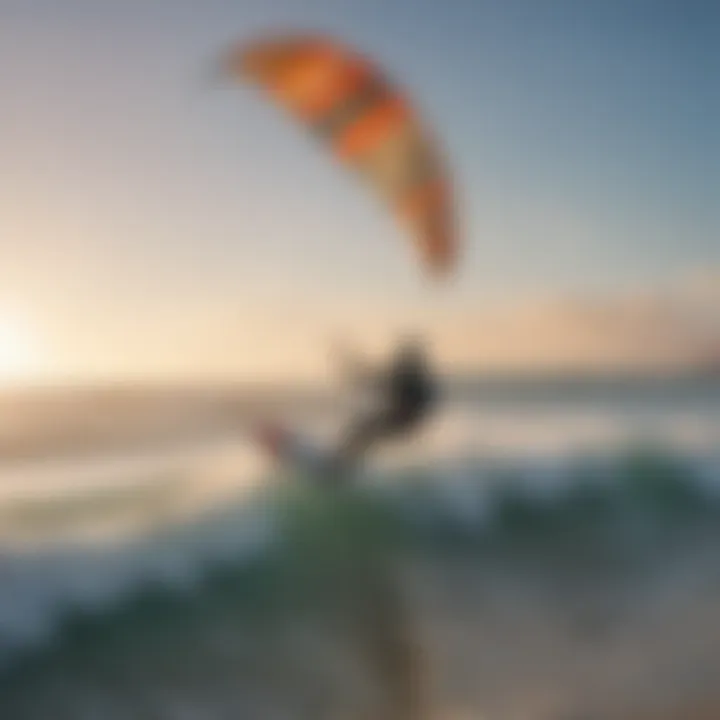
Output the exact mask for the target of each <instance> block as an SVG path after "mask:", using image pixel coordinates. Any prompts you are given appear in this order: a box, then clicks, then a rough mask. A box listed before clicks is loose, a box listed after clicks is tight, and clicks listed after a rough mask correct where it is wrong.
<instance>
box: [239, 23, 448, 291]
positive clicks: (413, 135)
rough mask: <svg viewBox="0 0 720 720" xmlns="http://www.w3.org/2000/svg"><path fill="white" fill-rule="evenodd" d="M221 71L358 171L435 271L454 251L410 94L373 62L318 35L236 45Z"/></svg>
mask: <svg viewBox="0 0 720 720" xmlns="http://www.w3.org/2000/svg"><path fill="white" fill-rule="evenodd" d="M225 69H226V70H227V71H228V72H229V73H230V74H231V75H232V76H233V77H235V78H237V79H238V80H241V81H248V82H252V83H254V84H256V85H258V86H259V87H261V88H262V89H263V90H265V91H266V92H267V93H268V95H269V97H271V98H272V99H273V100H274V102H275V103H276V104H277V105H278V106H280V107H281V108H283V109H284V110H285V111H286V112H287V113H288V114H289V115H290V116H291V117H292V118H294V119H295V120H296V121H298V122H300V123H301V124H302V125H303V126H304V127H305V128H306V129H307V130H308V131H310V132H311V133H313V134H314V135H315V136H316V137H318V138H319V139H320V140H321V141H322V142H323V144H325V145H326V146H327V147H328V148H329V149H330V151H331V152H332V153H333V154H334V155H335V157H337V158H338V159H339V160H340V161H341V162H343V163H344V164H345V165H346V166H347V167H349V168H351V169H353V170H354V171H356V172H357V173H358V174H359V175H360V176H361V177H363V178H364V179H365V181H366V183H367V184H368V185H369V186H370V187H371V188H372V189H373V190H374V191H375V192H376V194H377V195H379V196H380V198H382V199H383V201H384V202H385V204H386V205H387V206H388V207H389V208H390V209H391V210H392V211H393V212H394V213H395V215H396V217H398V218H399V219H400V220H401V222H402V223H403V225H405V226H406V227H407V228H408V230H409V232H410V237H411V238H412V239H413V240H414V242H415V244H416V246H417V249H418V251H419V253H420V257H421V259H422V261H423V264H424V265H425V267H426V268H427V269H428V270H429V271H430V272H431V273H432V274H433V275H434V276H436V277H440V276H445V275H447V273H448V272H449V271H450V270H451V269H452V268H453V266H454V264H455V261H456V256H457V238H456V229H455V222H454V220H455V218H454V209H453V203H452V192H451V189H450V186H449V181H448V178H447V175H446V173H445V169H444V168H443V165H442V163H441V160H440V157H439V154H438V152H437V148H436V147H435V145H434V143H433V142H432V141H431V138H430V136H429V133H428V132H427V131H426V130H424V129H423V128H422V125H421V122H420V119H419V118H418V116H417V113H416V112H414V110H413V108H412V107H411V105H410V103H409V101H408V99H407V98H406V97H405V96H404V95H403V94H402V93H401V92H399V91H398V89H397V88H395V87H394V86H393V85H392V84H391V83H390V82H389V81H388V79H387V78H386V77H385V75H384V74H383V73H382V72H381V71H380V69H379V68H378V67H377V66H375V65H374V64H373V63H372V62H371V61H370V60H368V59H367V58H365V57H363V56H361V55H359V54H358V53H356V52H355V51H353V50H351V49H349V48H347V47H345V46H343V45H341V44H339V43H337V42H335V41H333V40H331V39H328V38H325V37H322V36H309V35H284V36H279V37H272V38H265V39H262V40H259V41H256V42H250V43H247V44H242V45H240V46H237V47H235V48H233V49H232V50H231V51H230V53H229V54H228V56H227V58H226V59H225Z"/></svg>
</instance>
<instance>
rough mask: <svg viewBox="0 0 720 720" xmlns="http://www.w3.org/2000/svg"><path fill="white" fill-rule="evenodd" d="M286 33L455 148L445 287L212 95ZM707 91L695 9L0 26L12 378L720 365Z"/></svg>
mask: <svg viewBox="0 0 720 720" xmlns="http://www.w3.org/2000/svg"><path fill="white" fill-rule="evenodd" d="M294 29H300V30H308V29H309V30H315V31H322V32H327V33H330V34H332V35H333V36H335V37H338V38H340V39H342V40H344V41H346V42H348V43H350V44H352V45H353V46H356V47H358V48H360V49H362V50H364V51H365V52H367V53H369V54H370V55H372V57H373V58H375V59H377V61H378V62H380V63H381V64H382V66H383V67H385V68H386V69H387V71H388V72H389V73H390V74H391V76H392V77H394V78H396V79H397V80H398V81H399V82H400V83H401V85H402V86H403V87H404V88H405V89H406V90H407V91H408V92H409V93H410V95H411V96H412V98H413V100H414V101H415V103H416V106H417V108H418V111H419V112H420V113H421V114H422V115H423V117H424V118H425V119H426V121H427V122H428V123H430V124H431V125H432V126H433V128H434V130H435V133H436V134H437V135H438V136H439V137H440V139H441V141H442V143H443V146H444V148H445V151H446V154H447V157H448V162H449V165H450V169H451V172H452V176H453V180H454V184H455V186H456V188H457V206H458V214H459V219H460V227H461V231H462V247H463V250H462V263H461V267H460V270H459V273H458V276H457V278H456V279H455V280H454V282H453V283H451V284H449V285H448V286H447V287H445V288H442V289H431V288H429V287H428V285H427V284H426V283H424V282H423V281H422V280H421V278H420V273H419V272H418V268H417V265H416V264H415V263H414V262H413V257H412V254H411V252H410V248H409V243H408V242H407V239H406V238H405V237H403V236H402V234H401V233H400V232H399V231H398V228H397V227H396V226H395V225H394V223H393V222H392V219H391V218H390V217H389V214H388V213H385V212H383V209H382V208H381V207H379V206H378V204H377V203H375V202H374V201H373V200H372V198H370V197H369V195H368V194H367V193H365V192H364V190H363V189H361V188H360V186H359V185H357V184H356V183H355V181H354V180H353V179H351V178H350V177H349V176H348V174H347V173H346V172H345V171H344V170H343V169H342V168H340V167H339V166H337V165H336V164H335V163H334V162H333V161H332V159H331V158H330V157H329V155H328V154H327V153H324V152H322V151H321V150H320V149H319V148H318V146H317V145H315V144H314V143H311V142H308V140H307V138H306V137H304V136H303V134H302V132H301V131H300V130H299V129H298V128H297V127H295V126H293V125H292V124H291V123H289V122H287V120H286V119H285V118H283V117H281V116H280V114H279V113H278V112H276V110H275V108H273V107H271V106H270V105H269V104H268V103H266V102H265V101H264V99H262V98H261V97H260V96H259V95H258V94H257V93H255V92H254V91H253V90H251V89H250V88H245V87H240V86H237V85H233V86H230V85H229V84H224V83H221V82H219V81H218V79H217V77H216V76H215V75H214V73H213V67H214V62H215V60H216V59H217V57H218V54H219V53H220V52H222V51H223V50H224V49H226V48H227V47H228V45H229V44H231V43H234V42H242V41H245V40H249V39H252V38H255V37H258V36H260V35H262V34H263V33H265V32H272V31H277V30H294ZM719 72H720V8H719V7H718V5H717V3H713V2H710V1H708V2H702V1H701V0H684V1H681V0H675V1H670V0H588V1H587V2H577V1H576V0H545V1H544V2H537V0H502V1H499V0H495V1H493V2H491V1H489V0H447V2H445V3H439V2H436V1H435V0H412V1H411V0H396V1H394V2H392V3H388V2H386V0H365V1H364V2H360V1H359V0H335V1H331V0H232V1H230V0H203V2H202V3H199V2H196V1H192V2H191V1H190V0H122V1H120V0H115V1H114V2H113V1H111V0H108V1H107V2H102V3H100V2H97V0H0V97H1V98H2V110H3V112H2V115H0V346H2V344H3V342H4V343H5V346H4V349H3V347H0V378H1V377H2V375H3V372H5V373H6V375H9V374H10V371H11V370H12V371H13V372H14V373H16V374H23V373H25V374H34V375H35V376H38V377H44V378H59V377H77V378H86V377H96V376H102V377H128V376H150V375H152V376H176V375H177V376H199V377H243V378H250V379H252V378H254V377H259V376H260V375H263V376H286V375H288V376H295V375H306V374H313V373H316V372H318V371H319V370H320V369H321V368H323V367H324V363H325V357H326V349H327V345H328V342H329V340H330V339H331V338H334V337H344V338H350V339H351V340H356V341H357V342H359V343H360V344H361V345H363V344H364V345H366V346H370V345H372V344H373V343H376V344H378V343H381V342H390V341H391V340H392V337H393V336H394V335H395V334H396V333H398V332H400V331H402V330H404V329H407V328H412V329H420V330H422V331H425V332H427V333H428V335H429V336H430V337H432V338H433V342H434V343H435V346H436V348H437V350H438V351H439V353H440V355H441V357H442V359H443V362H446V363H448V364H449V365H453V366H473V367H476V366H478V367H479V366H493V367H495V366H497V367H507V366H513V367H516V366H517V367H530V368H533V367H535V366H537V365H542V366H545V365H553V364H558V363H560V364H561V365H563V366H573V365H577V364H588V363H589V364H600V365H602V364H604V363H610V364H619V365H622V364H640V365H642V364H647V365H649V366H652V365H654V364H657V363H660V364H667V363H670V364H672V363H680V364H686V363H689V362H690V363H692V362H695V360H696V359H697V358H698V357H700V358H703V357H705V356H706V355H707V354H713V353H715V351H716V349H717V352H718V355H720V318H718V316H717V311H716V308H718V307H719V306H720V288H719V285H720V202H718V200H719V199H720V198H718V195H719V194H720V190H719V188H720V141H719V139H718V129H717V128H718V127H720V83H718V82H717V80H718V73H719ZM599 308H600V309H601V315H602V317H603V321H602V322H597V316H598V312H600V310H599ZM648 308H651V309H648ZM650 337H652V338H653V340H652V342H650V341H649V339H648V338H650ZM4 368H5V369H4Z"/></svg>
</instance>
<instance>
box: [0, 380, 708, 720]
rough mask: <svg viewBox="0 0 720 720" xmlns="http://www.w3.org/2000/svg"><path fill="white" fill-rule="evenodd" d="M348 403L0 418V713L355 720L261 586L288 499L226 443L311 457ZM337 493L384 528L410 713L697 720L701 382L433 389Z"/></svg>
mask: <svg viewBox="0 0 720 720" xmlns="http://www.w3.org/2000/svg"><path fill="white" fill-rule="evenodd" d="M350 407H351V406H349V405H348V404H347V403H340V402H335V401H333V400H332V398H329V397H327V396H322V395H320V394H317V395H315V394H313V393H312V392H303V393H298V392H295V393H290V392H289V391H280V390H278V391H275V392H272V393H270V392H269V391H266V390H263V391H260V390H258V389H256V390H255V391H254V392H252V393H250V392H248V391H243V390H238V389H232V390H227V389H222V388H220V389H213V390H207V389H205V390H187V389H182V388H180V389H178V388H166V389H163V390H162V391H160V390H157V389H155V390H153V389H148V388H144V389H143V388H123V387H120V388H113V389H111V390H104V389H95V390H93V391H79V390H64V391H42V392H39V391H36V392H34V393H30V394H27V395H24V394H23V393H19V392H18V393H15V394H14V395H13V396H7V397H6V398H5V399H4V400H3V401H2V402H0V409H2V418H1V419H0V543H1V545H0V578H1V583H0V717H2V718H3V720H25V719H26V718H27V719H28V720H31V719H35V718H50V717H52V718H53V720H55V718H58V719H61V718H66V717H67V718H73V719H74V718H85V717H87V718H100V717H102V718H168V719H169V720H175V719H176V718H177V719H181V718H195V717H197V718H215V717H217V718H225V717H228V718H229V717H247V718H273V717H278V718H280V717H287V718H293V717H297V718H301V717H313V718H320V717H325V716H332V717H356V716H357V717H361V714H358V713H360V709H359V708H360V707H361V706H363V703H362V702H361V698H363V697H365V695H364V694H363V693H365V694H367V693H366V690H364V689H363V688H364V687H365V686H364V685H363V684H362V682H360V681H359V679H358V678H359V677H360V676H361V675H362V670H361V669H357V668H355V667H354V666H353V665H352V663H351V662H349V661H348V663H346V664H343V663H344V662H345V661H342V662H341V661H339V660H338V659H337V658H335V659H333V658H334V657H335V656H334V655H332V652H335V651H334V650H333V651H332V652H331V650H330V648H332V647H333V644H332V642H331V641H330V640H327V642H326V641H323V642H321V641H320V640H319V639H318V638H321V637H324V636H323V635H322V633H321V632H319V631H317V628H316V631H314V632H309V631H308V628H309V627H311V625H312V624H311V623H310V624H308V623H309V621H306V620H303V622H300V621H299V619H298V618H299V617H300V616H301V615H302V613H300V612H299V611H298V612H293V608H292V603H290V607H289V608H288V607H285V608H284V610H283V609H280V608H278V607H276V605H277V603H276V602H275V600H276V599H277V595H278V593H277V591H276V592H275V593H273V590H272V587H271V586H272V584H271V583H270V585H268V583H267V582H266V581H265V580H263V578H266V574H267V573H266V570H264V568H266V567H267V566H269V565H270V564H271V563H270V561H269V560H268V558H270V557H272V556H273V552H275V550H274V549H277V547H278V544H279V543H280V544H281V543H282V526H281V524H279V521H278V516H279V510H278V508H279V507H281V506H282V502H283V501H282V498H284V497H285V494H284V493H287V492H288V489H290V490H292V488H293V487H295V486H296V485H297V486H300V484H301V483H302V482H303V480H305V479H303V478H298V477H295V476H294V475H293V473H292V472H291V471H289V470H287V469H284V470H279V469H277V468H274V467H272V466H271V465H269V464H268V462H267V460H266V458H264V457H262V456H261V455H259V454H258V452H257V448H255V447H254V446H253V445H252V444H250V443H249V442H248V441H247V440H246V439H245V438H246V430H247V427H248V422H249V421H251V420H252V419H253V418H254V417H257V416H258V414H259V413H262V414H263V415H267V414H268V413H270V414H272V415H273V416H274V417H281V418H285V417H287V418H289V419H290V421H291V422H292V423H294V424H296V425H297V426H299V427H302V429H303V432H305V433H307V434H308V435H309V436H312V437H316V438H317V439H318V442H332V437H333V435H334V434H335V433H336V432H337V429H338V427H339V426H340V425H341V423H342V422H343V419H344V418H345V417H346V416H347V413H348V412H349V409H350ZM359 482H360V483H361V486H362V487H363V488H366V491H367V493H369V494H370V495H372V496H373V497H377V498H379V499H380V500H381V502H382V503H383V504H384V505H386V506H387V507H388V508H391V509H392V512H393V513H394V514H393V517H394V518H395V521H396V523H397V525H398V526H399V527H400V526H401V527H402V529H403V532H402V535H403V538H404V543H403V547H404V548H405V554H404V555H403V557H404V558H405V560H403V561H402V563H401V565H400V567H399V570H398V572H399V574H400V575H402V577H403V578H405V579H404V580H403V582H404V583H405V587H406V588H407V598H408V606H407V607H408V608H409V609H408V612H409V613H411V615H412V617H413V622H415V624H416V628H417V636H418V643H419V644H420V646H421V647H422V649H423V650H422V652H423V656H425V655H427V663H428V665H429V667H431V669H432V671H431V673H430V675H431V677H432V680H429V681H428V684H429V685H428V688H430V687H431V688H432V691H431V692H430V690H429V692H430V694H431V695H432V701H428V702H429V703H430V702H432V706H433V711H432V712H433V713H434V714H433V717H437V718H441V717H472V718H488V719H495V718H498V719H502V720H505V719H507V718H518V719H520V718H522V719H527V720H550V719H551V718H552V720H570V719H571V718H577V719H578V720H579V719H580V718H584V719H586V718H630V717H632V718H635V719H637V718H641V717H650V716H652V717H653V718H655V719H657V718H683V719H684V720H697V719H699V718H710V717H713V718H717V717H720V682H718V681H720V634H719V633H718V628H720V622H718V621H719V620H720V602H718V601H719V600H720V562H718V561H719V560H720V530H719V529H718V528H720V524H718V523H717V520H718V518H720V513H719V512H718V510H720V380H718V379H707V378H704V379H697V378H695V379H657V380H647V379H646V380H625V381H620V380H613V379H606V380H603V381H587V380H573V381H567V380H564V381H561V380H558V381H555V382H550V381H548V380H547V379H545V380H543V379H534V380H517V379H505V380H501V381H493V382H487V381H476V380H463V381H460V380H457V379H456V380H454V381H453V382H452V383H449V384H448V388H447V393H446V398H445V402H444V403H443V404H442V405H441V407H440V408H439V410H438V412H437V415H436V417H435V418H433V420H432V421H431V422H430V423H429V425H428V426H427V427H426V428H425V429H424V430H423V431H422V433H420V434H419V435H418V436H417V437H414V438H412V439H410V440H408V441H407V442H403V443H398V444H397V445H396V446H394V447H392V448H389V449H387V450H386V451H384V452H383V453H381V454H380V455H379V456H377V457H375V458H373V459H372V462H369V463H368V465H367V466H366V467H365V468H364V469H363V473H362V477H361V478H360V480H359ZM328 542H329V543H332V542H333V540H332V539H330V540H329V541H328ZM290 597H292V593H289V594H286V597H285V599H287V598H290ZM281 604H282V603H281ZM286 604H287V603H286ZM302 617H303V618H304V617H305V616H304V615H303V616H302ZM279 618H284V619H283V620H281V619H279ZM288 618H289V620H288ZM313 627H314V626H313ZM323 643H324V644H323ZM293 658H294V659H293ZM309 658H313V662H312V663H310V664H311V665H312V666H313V669H314V670H315V671H316V672H315V673H314V675H313V676H312V677H309V676H308V671H309V668H308V667H307V665H308V664H309V663H308V662H307V661H308V659H309ZM281 668H282V669H281ZM340 668H343V669H342V670H341V669H340ZM339 688H344V689H343V690H342V692H340V690H339ZM310 689H312V692H311V691H310ZM308 693H309V694H310V695H312V697H313V700H312V702H311V703H310V706H308V702H310V701H309V700H307V696H308ZM333 703H334V704H333ZM338 703H339V705H338ZM308 707H310V709H308ZM338 708H340V709H338ZM353 712H356V715H353V714H352V713H353ZM323 713H326V714H323ZM663 713H664V714H663ZM703 713H704V714H703Z"/></svg>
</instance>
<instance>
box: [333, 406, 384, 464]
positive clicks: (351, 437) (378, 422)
mask: <svg viewBox="0 0 720 720" xmlns="http://www.w3.org/2000/svg"><path fill="white" fill-rule="evenodd" d="M390 419H391V418H390V416H389V415H388V414H387V413H384V412H380V413H376V414H374V415H368V416H366V417H362V418H360V419H359V420H358V421H357V422H355V423H354V424H353V425H351V426H350V428H349V430H348V432H347V433H346V435H345V437H344V438H343V440H342V441H341V443H340V447H339V449H338V453H337V455H338V459H339V460H340V462H341V463H342V464H344V465H347V464H354V463H355V462H356V461H357V460H358V459H360V458H361V457H363V456H364V455H365V454H366V453H367V452H368V451H369V450H370V448H371V447H372V446H373V445H374V444H375V443H376V442H377V441H378V440H380V439H381V438H382V437H383V436H384V435H385V434H386V433H387V431H388V427H390V426H391V425H392V423H391V422H390Z"/></svg>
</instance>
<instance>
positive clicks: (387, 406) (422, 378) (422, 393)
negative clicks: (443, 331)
mask: <svg viewBox="0 0 720 720" xmlns="http://www.w3.org/2000/svg"><path fill="white" fill-rule="evenodd" d="M380 391H381V395H382V403H381V405H380V407H379V408H378V409H377V410H376V411H374V412H373V413H371V414H369V415H367V416H364V417H361V418H359V420H357V421H356V422H355V423H353V424H352V425H351V426H350V428H349V430H348V432H347V433H346V435H345V437H344V438H343V440H342V443H341V446H340V450H339V453H338V460H339V461H340V462H341V463H342V464H347V463H353V462H354V461H356V460H357V459H358V458H360V457H362V456H363V455H364V454H365V453H366V452H367V451H368V450H369V449H370V448H371V447H372V446H373V445H374V444H375V443H376V442H377V441H379V440H385V439H391V438H394V437H396V436H398V435H402V434H404V433H407V432H410V431H411V430H413V429H415V428H416V427H417V426H418V425H419V424H420V422H421V421H422V420H423V419H424V418H425V417H426V415H427V414H428V412H429V410H430V409H431V408H432V405H433V402H434V400H435V387H434V383H433V381H432V378H431V375H430V372H429V370H428V368H427V366H426V363H425V361H424V358H423V356H422V354H421V353H419V352H418V351H414V350H413V351H407V350H405V351H401V352H400V353H399V354H398V357H397V358H396V359H395V361H394V362H393V365H392V366H391V368H390V370H389V372H388V375H387V377H385V378H383V381H382V384H381V386H380Z"/></svg>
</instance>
